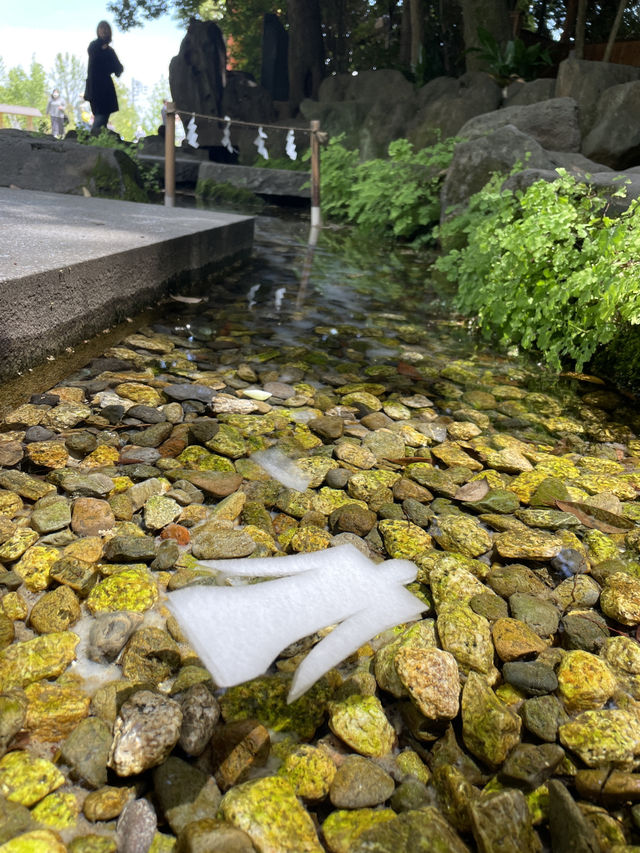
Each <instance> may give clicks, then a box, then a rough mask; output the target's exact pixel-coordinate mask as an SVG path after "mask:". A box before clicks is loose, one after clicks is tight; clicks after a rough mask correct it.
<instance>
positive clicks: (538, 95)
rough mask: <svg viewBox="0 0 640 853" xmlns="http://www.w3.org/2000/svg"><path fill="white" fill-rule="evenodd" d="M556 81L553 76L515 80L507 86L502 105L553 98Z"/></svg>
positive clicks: (514, 105) (512, 105)
mask: <svg viewBox="0 0 640 853" xmlns="http://www.w3.org/2000/svg"><path fill="white" fill-rule="evenodd" d="M555 95H556V81H555V78H553V77H539V78H538V79H537V80H530V81H529V82H525V81H524V80H516V81H515V82H513V83H511V85H510V86H508V87H507V91H506V93H505V97H504V101H503V104H502V105H503V106H504V107H522V106H525V105H527V104H537V103H538V101H548V100H549V99H550V98H555Z"/></svg>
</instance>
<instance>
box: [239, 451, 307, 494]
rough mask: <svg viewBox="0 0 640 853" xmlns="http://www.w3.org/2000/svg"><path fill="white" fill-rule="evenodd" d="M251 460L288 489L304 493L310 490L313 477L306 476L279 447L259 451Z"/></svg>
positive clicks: (253, 454) (252, 455)
mask: <svg viewBox="0 0 640 853" xmlns="http://www.w3.org/2000/svg"><path fill="white" fill-rule="evenodd" d="M251 459H252V460H253V461H254V462H257V463H258V465H259V466H260V467H261V468H263V469H264V470H265V471H266V472H267V474H269V475H270V476H271V477H273V479H274V480H277V481H278V482H279V483H282V485H283V486H286V487H287V488H288V489H296V490H297V491H299V492H304V490H305V489H308V488H309V483H310V482H311V480H312V477H311V476H310V475H309V474H305V473H304V471H302V470H301V469H300V468H299V467H298V466H297V465H296V463H295V462H294V461H293V459H289V457H288V456H286V455H285V454H284V453H283V452H282V451H281V450H278V448H277V447H268V448H267V449H266V450H257V451H256V452H255V453H252V454H251Z"/></svg>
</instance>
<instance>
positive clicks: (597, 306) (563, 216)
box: [436, 169, 640, 370]
mask: <svg viewBox="0 0 640 853" xmlns="http://www.w3.org/2000/svg"><path fill="white" fill-rule="evenodd" d="M558 174H559V177H558V179H557V180H556V181H553V182H552V183H548V182H547V181H542V180H541V181H537V182H536V183H534V184H533V185H532V186H530V187H529V188H528V189H527V190H526V191H525V192H523V193H513V192H510V191H505V192H500V183H501V182H502V180H503V179H502V178H495V179H494V180H492V181H491V182H489V184H488V185H487V186H486V187H485V189H484V190H482V191H481V192H480V193H477V194H476V195H475V196H474V197H473V198H472V199H471V203H470V205H469V209H468V210H467V211H466V213H465V214H464V216H462V217H458V218H457V219H455V220H452V221H451V222H450V223H447V224H446V225H443V226H442V229H441V234H442V236H443V238H444V239H446V240H447V241H449V242H450V243H452V244H455V243H456V241H458V242H459V239H460V236H461V235H463V236H464V237H466V241H467V244H466V246H464V247H463V248H455V249H452V250H451V251H449V252H448V253H447V254H446V255H444V256H442V257H440V258H439V259H438V261H437V262H436V269H438V270H439V271H441V272H443V273H444V274H445V276H446V277H447V278H448V280H449V281H451V282H453V283H455V284H457V287H458V292H457V296H456V306H457V308H458V309H459V310H460V311H462V313H463V314H465V315H467V316H471V317H473V318H474V322H475V323H476V324H477V325H478V327H479V328H480V329H481V330H482V332H483V334H484V335H485V336H486V337H491V338H494V339H498V340H500V341H501V342H502V343H505V344H512V343H515V344H518V345H519V346H521V347H522V348H523V349H525V350H538V351H539V352H541V353H543V355H544V358H545V359H546V361H547V362H548V363H549V364H550V365H551V366H553V367H555V368H560V367H561V365H562V361H563V360H571V361H572V362H575V364H576V366H577V369H578V370H580V369H582V367H583V366H584V364H585V363H586V362H588V361H589V359H590V358H591V357H592V356H593V354H594V353H595V352H596V350H598V348H599V347H601V346H603V345H605V344H607V343H609V342H610V341H611V340H613V338H614V337H615V336H616V334H617V333H618V332H619V330H620V329H621V328H623V327H624V326H625V325H627V324H637V323H640V280H639V277H638V272H639V266H640V209H639V208H638V206H637V204H636V203H635V202H633V203H632V204H631V205H630V207H629V208H628V210H627V211H625V212H624V213H622V214H621V215H620V216H619V217H617V218H615V219H613V218H610V217H609V216H608V215H607V202H606V200H605V199H604V198H602V197H601V196H599V195H597V194H596V193H595V192H594V190H593V189H592V188H590V187H589V186H587V185H586V184H581V183H577V182H575V181H574V180H573V178H571V177H570V176H569V175H568V174H567V173H566V171H564V170H562V169H558ZM614 195H617V196H621V195H624V188H621V189H620V190H618V191H617V192H616V193H614Z"/></svg>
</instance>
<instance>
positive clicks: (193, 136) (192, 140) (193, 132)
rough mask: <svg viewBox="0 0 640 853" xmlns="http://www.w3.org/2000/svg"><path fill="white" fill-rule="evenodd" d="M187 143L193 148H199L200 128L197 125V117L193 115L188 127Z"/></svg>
mask: <svg viewBox="0 0 640 853" xmlns="http://www.w3.org/2000/svg"><path fill="white" fill-rule="evenodd" d="M187 142H188V143H189V145H190V146H191V147H192V148H199V147H200V145H199V143H198V127H197V125H196V117H195V115H192V116H191V118H190V119H189V124H188V125H187Z"/></svg>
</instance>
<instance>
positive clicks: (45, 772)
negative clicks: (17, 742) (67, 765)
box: [0, 749, 65, 806]
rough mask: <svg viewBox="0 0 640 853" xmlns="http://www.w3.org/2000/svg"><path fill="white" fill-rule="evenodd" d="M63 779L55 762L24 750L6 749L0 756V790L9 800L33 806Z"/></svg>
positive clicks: (61, 783)
mask: <svg viewBox="0 0 640 853" xmlns="http://www.w3.org/2000/svg"><path fill="white" fill-rule="evenodd" d="M64 782H65V778H64V776H63V775H62V773H61V772H60V771H59V770H58V768H57V767H56V766H55V764H52V762H51V761H47V759H46V758H38V757H37V756H36V755H33V754H32V753H29V752H26V751H25V750H22V749H18V750H15V751H14V752H8V753H7V754H6V755H5V756H3V757H2V758H0V794H2V795H3V796H5V797H6V798H7V799H8V800H10V801H11V802H12V803H20V804H21V805H23V806H32V805H34V804H35V803H37V802H39V801H40V800H42V799H43V798H44V797H46V796H47V794H50V793H51V792H52V791H55V790H56V788H59V787H60V786H61V785H64Z"/></svg>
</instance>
